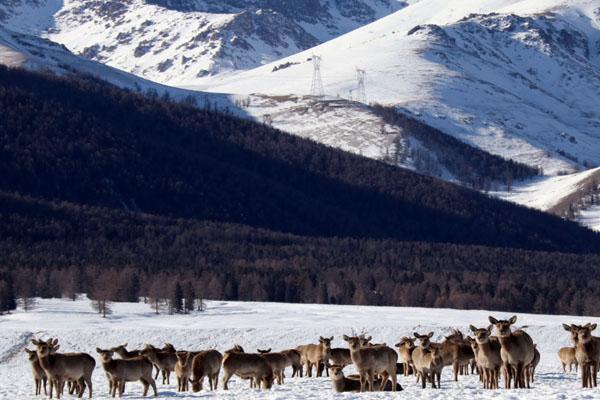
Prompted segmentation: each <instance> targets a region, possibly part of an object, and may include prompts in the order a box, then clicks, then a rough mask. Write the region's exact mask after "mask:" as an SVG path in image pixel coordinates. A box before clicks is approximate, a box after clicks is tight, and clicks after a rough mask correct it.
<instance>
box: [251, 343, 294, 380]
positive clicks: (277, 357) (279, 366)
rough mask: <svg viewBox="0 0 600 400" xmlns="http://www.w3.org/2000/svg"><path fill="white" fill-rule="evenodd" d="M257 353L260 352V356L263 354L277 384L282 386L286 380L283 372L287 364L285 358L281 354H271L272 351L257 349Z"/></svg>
mask: <svg viewBox="0 0 600 400" xmlns="http://www.w3.org/2000/svg"><path fill="white" fill-rule="evenodd" d="M256 351H258V353H259V354H262V356H263V357H264V358H265V360H267V362H268V363H269V365H270V366H271V368H272V369H273V376H274V377H275V378H276V379H277V384H278V385H282V384H283V379H284V376H283V372H284V370H285V365H286V363H287V362H286V359H285V356H284V355H283V354H281V353H271V349H268V350H261V349H256Z"/></svg>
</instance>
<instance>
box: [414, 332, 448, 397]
mask: <svg viewBox="0 0 600 400" xmlns="http://www.w3.org/2000/svg"><path fill="white" fill-rule="evenodd" d="M413 335H414V336H415V338H416V339H419V346H417V347H416V348H415V349H414V350H413V352H412V359H413V365H414V367H415V370H416V373H417V375H418V376H419V378H420V380H421V387H422V388H423V389H425V387H426V386H427V381H430V382H431V387H432V388H434V389H435V388H436V387H437V388H440V386H441V382H440V380H441V375H442V369H443V368H444V359H443V358H442V353H441V349H440V347H439V346H434V345H433V343H431V338H432V336H433V332H429V333H428V334H427V335H420V334H419V333H417V332H414V333H413ZM436 379H437V386H436V384H435V381H436Z"/></svg>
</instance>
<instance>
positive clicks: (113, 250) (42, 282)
mask: <svg viewBox="0 0 600 400" xmlns="http://www.w3.org/2000/svg"><path fill="white" fill-rule="evenodd" d="M5 197H11V198H12V199H13V201H17V200H18V202H20V203H22V204H23V208H24V209H25V210H29V211H28V212H25V211H23V210H21V211H17V209H16V207H13V208H12V211H11V213H10V214H8V213H3V214H2V218H1V221H0V222H2V223H1V224H0V230H1V231H0V238H1V239H0V277H1V278H0V282H2V283H0V287H7V286H10V287H12V292H13V293H14V298H16V299H17V300H19V301H23V300H26V299H30V298H33V297H73V296H75V295H76V294H77V293H87V294H88V295H89V296H90V298H91V299H92V300H95V301H105V302H106V304H107V305H108V306H109V307H110V302H112V301H136V300H137V299H142V301H144V300H145V301H146V302H147V303H148V307H149V309H152V310H154V309H155V306H156V307H157V308H158V311H159V312H168V311H169V308H171V311H173V312H177V311H178V310H179V307H181V305H182V304H195V305H196V307H197V305H198V302H199V301H200V300H201V299H219V300H249V301H250V300H251V301H276V302H299V303H302V302H308V303H331V304H371V305H389V306H422V307H452V308H474V309H482V308H483V309H492V310H511V311H519V312H536V313H559V314H563V313H564V314H576V315H584V314H585V315H600V304H599V303H598V302H597V301H595V299H596V298H597V296H599V295H600V256H598V255H581V254H580V255H577V254H564V253H556V252H540V251H526V250H518V249H509V248H491V247H485V246H465V245H455V244H443V243H424V242H402V241H397V240H393V239H385V240H375V239H360V238H318V237H305V236H297V235H291V234H285V233H278V232H273V231H267V230H262V229H256V228H251V227H247V226H242V225H237V224H227V223H219V222H207V221H195V220H185V221H183V220H180V219H173V218H167V217H158V216H152V215H147V214H142V213H131V212H126V211H116V210H109V209H103V208H96V207H88V206H85V207H84V206H78V205H73V204H69V203H64V202H63V203H60V204H53V203H47V202H40V201H37V200H31V199H23V198H21V197H19V196H16V195H11V196H7V195H5ZM5 205H6V203H4V204H2V207H0V209H1V210H7V207H6V206H5ZM28 206H31V207H28ZM178 287H179V288H178ZM192 292H193V295H192V294H190V293H192ZM176 293H179V295H176ZM182 297H183V301H181V299H182ZM192 297H195V299H196V301H195V302H194V301H191V300H189V301H186V300H185V299H186V298H190V299H191V298H192ZM177 299H179V300H177ZM100 312H101V311H100Z"/></svg>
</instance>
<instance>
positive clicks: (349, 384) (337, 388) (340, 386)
mask: <svg viewBox="0 0 600 400" xmlns="http://www.w3.org/2000/svg"><path fill="white" fill-rule="evenodd" d="M329 368H330V370H331V385H332V386H333V391H334V392H336V393H342V392H358V391H360V377H359V376H358V375H350V376H348V377H346V376H344V372H343V369H344V367H343V366H341V365H335V364H333V365H330V366H329ZM373 384H374V385H376V386H377V385H381V382H380V380H378V379H375V380H374V381H373ZM383 390H384V391H385V392H391V391H392V383H391V382H390V381H389V380H388V381H387V382H386V383H385V387H384V388H383ZM401 390H403V389H402V386H401V385H400V384H399V383H396V391H401Z"/></svg>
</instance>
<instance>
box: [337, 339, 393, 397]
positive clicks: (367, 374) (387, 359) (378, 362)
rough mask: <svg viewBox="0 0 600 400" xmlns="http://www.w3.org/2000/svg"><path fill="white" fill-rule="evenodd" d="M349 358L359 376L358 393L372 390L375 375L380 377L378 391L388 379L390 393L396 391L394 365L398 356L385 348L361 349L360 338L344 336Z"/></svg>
mask: <svg viewBox="0 0 600 400" xmlns="http://www.w3.org/2000/svg"><path fill="white" fill-rule="evenodd" d="M343 338H344V340H345V341H346V342H347V343H348V348H349V349H350V357H351V358H352V362H353V363H354V365H355V366H356V369H357V371H358V373H359V375H360V391H361V392H364V391H366V390H367V386H368V389H369V391H373V390H374V388H375V387H374V379H375V375H380V376H381V378H382V379H381V384H380V388H379V390H383V388H384V386H385V384H386V382H387V380H388V378H391V380H392V391H394V392H395V391H396V363H397V361H398V354H396V352H395V351H394V350H393V349H391V348H389V347H387V346H373V347H361V345H360V338H359V337H357V336H352V337H350V336H347V335H344V337H343Z"/></svg>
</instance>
